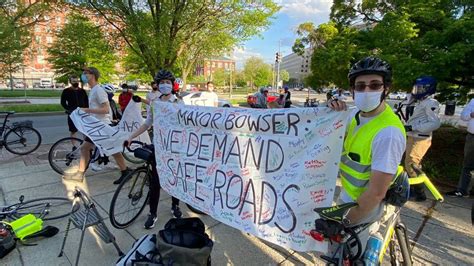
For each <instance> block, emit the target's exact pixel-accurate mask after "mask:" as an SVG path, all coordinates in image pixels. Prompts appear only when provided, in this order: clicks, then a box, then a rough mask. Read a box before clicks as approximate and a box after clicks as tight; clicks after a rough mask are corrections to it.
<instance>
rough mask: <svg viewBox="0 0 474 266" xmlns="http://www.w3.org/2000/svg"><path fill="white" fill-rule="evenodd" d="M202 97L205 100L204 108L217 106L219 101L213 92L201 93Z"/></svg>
mask: <svg viewBox="0 0 474 266" xmlns="http://www.w3.org/2000/svg"><path fill="white" fill-rule="evenodd" d="M202 96H203V97H204V98H205V99H206V102H205V104H204V106H213V107H214V106H218V102H219V99H218V98H217V94H216V93H215V92H213V91H203V92H202Z"/></svg>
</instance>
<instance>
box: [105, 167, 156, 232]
mask: <svg viewBox="0 0 474 266" xmlns="http://www.w3.org/2000/svg"><path fill="white" fill-rule="evenodd" d="M150 174H151V173H149V171H148V169H147V168H146V167H140V168H137V169H135V170H134V171H133V172H131V173H130V174H129V175H128V176H127V177H126V178H125V179H124V180H123V181H122V183H120V185H119V186H118V187H117V190H115V193H114V196H113V197H112V201H111V202H110V210H109V217H110V223H111V224H112V226H113V227H115V228H118V229H122V228H125V227H127V226H129V225H130V224H131V223H132V222H133V221H135V219H137V217H138V216H139V215H140V213H141V212H142V211H143V209H144V208H145V205H146V203H147V202H148V197H149V195H148V192H149V187H148V179H149V178H150V176H149V175H150Z"/></svg>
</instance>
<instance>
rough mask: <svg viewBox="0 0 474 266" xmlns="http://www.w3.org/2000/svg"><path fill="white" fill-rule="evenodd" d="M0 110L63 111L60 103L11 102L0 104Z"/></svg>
mask: <svg viewBox="0 0 474 266" xmlns="http://www.w3.org/2000/svg"><path fill="white" fill-rule="evenodd" d="M0 111H15V112H17V113H34V112H56V111H64V109H63V107H62V106H61V105H60V104H12V105H8V104H5V105H2V106H0Z"/></svg>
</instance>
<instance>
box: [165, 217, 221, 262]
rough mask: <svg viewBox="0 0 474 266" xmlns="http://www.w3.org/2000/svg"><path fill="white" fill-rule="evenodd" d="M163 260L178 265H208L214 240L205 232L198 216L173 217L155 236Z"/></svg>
mask: <svg viewBox="0 0 474 266" xmlns="http://www.w3.org/2000/svg"><path fill="white" fill-rule="evenodd" d="M156 245H157V247H158V251H159V252H160V254H161V256H162V258H163V260H166V261H169V262H171V263H172V264H173V265H174V266H179V265H210V264H211V251H212V247H213V245H214V242H213V241H212V240H211V239H210V238H209V236H208V235H207V234H206V233H205V226H204V223H203V222H202V221H201V220H200V219H199V218H196V217H194V218H181V219H176V218H173V219H171V220H169V221H168V222H167V223H166V225H165V228H164V229H163V230H161V231H159V235H158V237H157V243H156Z"/></svg>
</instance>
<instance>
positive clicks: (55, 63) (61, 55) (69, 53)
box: [47, 14, 117, 82]
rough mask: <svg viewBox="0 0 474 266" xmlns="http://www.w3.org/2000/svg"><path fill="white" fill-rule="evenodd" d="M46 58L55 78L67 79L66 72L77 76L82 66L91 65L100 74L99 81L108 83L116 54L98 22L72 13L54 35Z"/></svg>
mask: <svg viewBox="0 0 474 266" xmlns="http://www.w3.org/2000/svg"><path fill="white" fill-rule="evenodd" d="M48 54H49V55H50V56H49V57H48V59H47V60H48V61H49V62H50V63H51V64H52V67H53V69H54V70H55V72H56V74H59V78H58V80H59V81H61V82H67V79H68V77H69V76H70V75H73V74H74V75H79V74H80V73H81V72H82V70H83V69H84V67H86V66H94V67H96V68H97V69H98V70H99V71H100V73H101V78H100V81H101V82H109V81H111V79H112V75H113V74H114V73H115V72H116V71H115V64H116V61H117V57H116V56H115V54H114V50H113V48H112V46H111V45H110V44H109V43H108V42H107V40H106V38H105V36H104V33H103V32H102V31H101V30H100V27H99V26H98V25H94V24H93V23H92V22H90V21H89V19H87V18H86V17H84V16H82V15H77V14H76V15H72V16H71V17H70V18H69V22H68V23H67V24H66V25H65V26H64V27H63V28H62V29H61V30H60V31H59V32H58V33H57V34H56V40H55V42H54V43H53V44H52V45H51V47H49V48H48Z"/></svg>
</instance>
